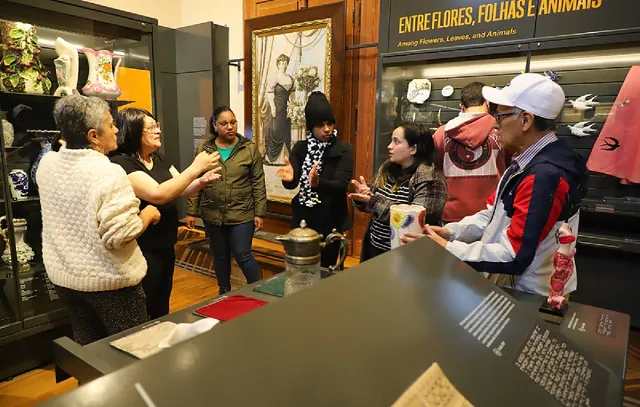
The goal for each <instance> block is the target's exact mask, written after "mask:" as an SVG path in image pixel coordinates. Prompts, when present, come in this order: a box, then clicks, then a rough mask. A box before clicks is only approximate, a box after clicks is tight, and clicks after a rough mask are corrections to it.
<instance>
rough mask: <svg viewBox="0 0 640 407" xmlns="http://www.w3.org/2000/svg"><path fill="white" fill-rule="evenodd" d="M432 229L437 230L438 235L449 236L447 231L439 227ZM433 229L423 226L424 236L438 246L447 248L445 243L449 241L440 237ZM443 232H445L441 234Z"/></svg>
mask: <svg viewBox="0 0 640 407" xmlns="http://www.w3.org/2000/svg"><path fill="white" fill-rule="evenodd" d="M433 228H437V229H438V231H439V232H440V233H443V234H445V233H446V235H447V236H449V231H448V230H447V229H445V228H442V227H439V226H434V227H433ZM433 228H432V227H431V226H429V225H424V234H425V235H427V236H429V237H430V238H431V240H433V241H434V242H436V243H438V244H439V245H440V246H442V247H447V243H448V242H449V240H448V239H445V238H444V237H442V236H441V235H440V234H438V233H437V232H436V231H435V230H434V229H433ZM443 230H444V231H445V232H443Z"/></svg>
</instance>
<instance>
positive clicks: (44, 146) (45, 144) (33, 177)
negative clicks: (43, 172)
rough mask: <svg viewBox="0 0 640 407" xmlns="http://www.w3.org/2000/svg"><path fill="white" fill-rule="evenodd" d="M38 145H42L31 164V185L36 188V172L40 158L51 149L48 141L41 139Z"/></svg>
mask: <svg viewBox="0 0 640 407" xmlns="http://www.w3.org/2000/svg"><path fill="white" fill-rule="evenodd" d="M40 146H41V147H42V148H41V149H40V154H38V157H36V159H35V161H34V162H33V165H32V166H31V181H33V185H34V186H35V187H36V188H37V187H38V181H37V180H36V174H37V173H38V166H39V165H40V160H42V157H44V155H45V154H47V153H48V152H50V151H51V143H50V142H48V141H43V142H42V143H41V144H40Z"/></svg>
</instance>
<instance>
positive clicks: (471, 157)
mask: <svg viewBox="0 0 640 407" xmlns="http://www.w3.org/2000/svg"><path fill="white" fill-rule="evenodd" d="M483 87H484V84H483V83H481V82H471V83H470V84H468V85H466V86H465V87H464V88H462V91H461V92H460V110H461V112H460V114H459V115H458V117H456V118H454V119H452V120H450V121H449V123H447V124H446V125H444V126H441V127H440V128H439V129H438V130H437V131H436V133H435V134H434V135H433V142H434V144H435V147H436V156H435V160H434V164H435V166H436V168H437V169H439V170H441V171H443V173H444V177H445V179H446V181H447V204H446V205H445V207H444V213H443V214H442V220H444V221H445V222H446V223H449V222H458V221H459V220H461V219H462V218H464V217H465V216H469V215H473V214H474V213H476V212H478V211H481V210H482V209H484V206H485V203H484V202H485V201H486V199H487V198H488V197H489V196H490V195H491V194H492V193H493V192H494V191H495V189H496V187H497V186H498V181H500V177H501V176H502V174H503V173H504V171H505V169H506V168H505V155H504V151H503V150H502V149H501V148H500V145H499V143H498V140H497V136H496V130H495V128H494V127H495V124H496V121H495V120H494V118H493V117H492V116H491V115H490V114H489V113H488V111H489V106H488V103H487V101H486V100H485V98H484V97H483V96H482V88H483Z"/></svg>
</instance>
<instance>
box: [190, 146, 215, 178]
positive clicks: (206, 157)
mask: <svg viewBox="0 0 640 407" xmlns="http://www.w3.org/2000/svg"><path fill="white" fill-rule="evenodd" d="M219 162H220V153H218V152H217V151H216V152H215V153H213V154H209V153H207V152H206V151H203V152H201V153H200V154H198V155H197V156H196V158H194V159H193V163H192V164H191V165H192V166H193V167H194V169H196V170H197V172H198V173H203V172H207V171H210V170H212V169H214V168H217V167H219V166H220V165H219Z"/></svg>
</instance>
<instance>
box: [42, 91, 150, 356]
mask: <svg viewBox="0 0 640 407" xmlns="http://www.w3.org/2000/svg"><path fill="white" fill-rule="evenodd" d="M53 115H54V118H55V121H56V124H57V125H58V129H59V130H60V132H61V135H62V139H63V140H64V142H65V144H66V148H62V149H61V150H60V151H59V152H57V153H49V154H47V155H45V156H44V157H43V159H42V161H41V163H40V166H39V168H38V172H37V174H36V178H37V182H38V187H39V191H40V201H41V206H42V223H43V227H42V256H43V260H44V265H45V268H46V269H47V274H48V276H49V279H50V280H51V281H52V282H53V284H55V286H56V290H57V291H58V293H59V294H60V297H61V298H63V299H65V300H66V301H67V303H68V305H69V308H70V309H71V315H72V329H73V335H74V340H75V341H76V342H78V343H80V344H81V345H85V344H87V343H90V342H93V341H96V340H98V339H101V338H104V337H106V336H109V335H113V334H115V333H118V332H120V331H123V330H125V329H128V328H131V327H133V326H136V325H139V324H141V323H144V322H145V321H147V320H148V315H147V311H146V307H145V296H144V291H143V289H142V286H141V284H140V281H141V280H142V278H143V277H144V275H145V274H146V272H147V263H146V261H145V259H144V257H143V256H142V253H141V252H140V249H139V248H138V245H137V243H136V237H138V236H139V235H140V234H141V233H142V232H144V230H145V229H146V228H147V226H149V224H152V223H157V222H158V221H159V220H160V213H159V212H158V210H157V209H156V208H155V207H153V206H147V207H146V208H145V209H144V210H143V211H139V204H140V201H139V200H138V199H137V198H136V196H135V194H134V193H133V188H132V187H131V183H130V182H129V180H128V178H127V174H126V173H125V172H124V170H123V169H122V168H121V167H120V166H118V165H115V164H112V163H111V162H110V161H109V159H108V158H107V157H106V154H107V153H109V152H110V151H113V150H115V149H116V133H117V132H118V131H117V129H116V127H115V125H114V120H113V118H112V117H111V113H110V112H109V105H108V104H107V103H106V102H105V101H103V100H101V99H99V98H95V97H84V96H80V95H73V96H66V97H64V98H62V99H60V100H59V101H58V103H57V104H56V107H55V109H54V112H53Z"/></svg>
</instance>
